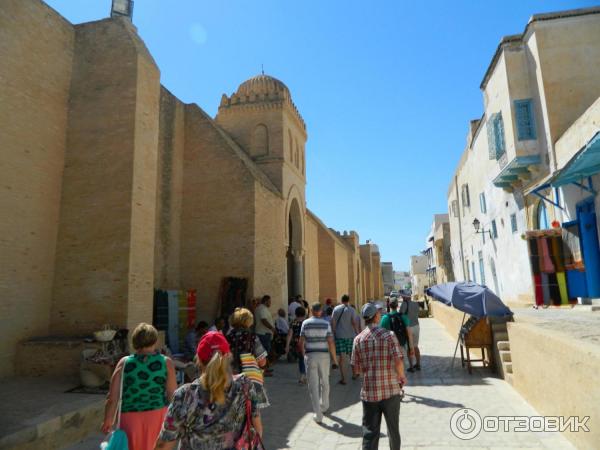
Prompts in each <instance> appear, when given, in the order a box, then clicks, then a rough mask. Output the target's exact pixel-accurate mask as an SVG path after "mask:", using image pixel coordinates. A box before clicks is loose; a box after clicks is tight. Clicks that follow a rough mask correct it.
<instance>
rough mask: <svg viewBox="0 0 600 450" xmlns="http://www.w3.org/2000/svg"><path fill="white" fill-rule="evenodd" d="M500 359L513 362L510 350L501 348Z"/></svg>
mask: <svg viewBox="0 0 600 450" xmlns="http://www.w3.org/2000/svg"><path fill="white" fill-rule="evenodd" d="M500 360H501V361H502V362H503V363H504V362H512V359H511V356H510V350H501V351H500Z"/></svg>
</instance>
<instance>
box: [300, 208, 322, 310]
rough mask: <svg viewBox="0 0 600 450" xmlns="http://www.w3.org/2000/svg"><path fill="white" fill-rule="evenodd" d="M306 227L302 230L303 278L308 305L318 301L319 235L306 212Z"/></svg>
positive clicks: (315, 224) (316, 227)
mask: <svg viewBox="0 0 600 450" xmlns="http://www.w3.org/2000/svg"><path fill="white" fill-rule="evenodd" d="M304 223H305V224H306V227H305V229H304V233H305V236H306V237H305V241H304V245H305V248H306V253H305V256H304V276H305V281H304V284H305V292H304V298H306V300H307V301H308V303H309V304H310V303H311V302H316V301H317V300H318V299H319V292H320V286H319V235H318V225H317V222H315V220H314V219H313V218H312V217H311V215H310V213H308V212H307V214H306V220H305V221H304Z"/></svg>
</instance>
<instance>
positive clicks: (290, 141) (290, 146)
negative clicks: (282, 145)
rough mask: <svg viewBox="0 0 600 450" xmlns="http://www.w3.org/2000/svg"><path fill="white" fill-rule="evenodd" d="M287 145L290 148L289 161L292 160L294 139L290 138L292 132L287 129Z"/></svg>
mask: <svg viewBox="0 0 600 450" xmlns="http://www.w3.org/2000/svg"><path fill="white" fill-rule="evenodd" d="M288 147H289V149H290V162H292V163H293V162H294V141H293V140H292V132H291V131H290V130H288Z"/></svg>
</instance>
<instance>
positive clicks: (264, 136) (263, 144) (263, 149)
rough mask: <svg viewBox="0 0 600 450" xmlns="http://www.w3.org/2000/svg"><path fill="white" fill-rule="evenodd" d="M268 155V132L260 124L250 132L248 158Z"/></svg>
mask: <svg viewBox="0 0 600 450" xmlns="http://www.w3.org/2000/svg"><path fill="white" fill-rule="evenodd" d="M268 153H269V131H268V129H267V127H266V126H265V125H263V124H262V123H261V124H259V125H256V127H255V128H254V131H253V132H252V142H251V144H250V156H252V157H257V156H265V155H267V154H268Z"/></svg>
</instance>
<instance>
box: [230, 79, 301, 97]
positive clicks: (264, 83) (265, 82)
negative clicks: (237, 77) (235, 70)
mask: <svg viewBox="0 0 600 450" xmlns="http://www.w3.org/2000/svg"><path fill="white" fill-rule="evenodd" d="M282 92H285V93H287V95H288V96H289V95H290V90H289V89H288V88H287V86H286V85H285V84H283V82H282V81H279V80H278V79H277V78H273V77H271V76H269V75H264V74H262V75H257V76H255V77H252V78H250V79H249V80H246V81H244V82H243V83H242V84H240V86H239V87H238V89H237V92H236V94H237V95H239V96H246V95H248V96H249V95H250V94H252V93H253V94H255V95H269V94H275V93H278V94H281V93H282Z"/></svg>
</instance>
